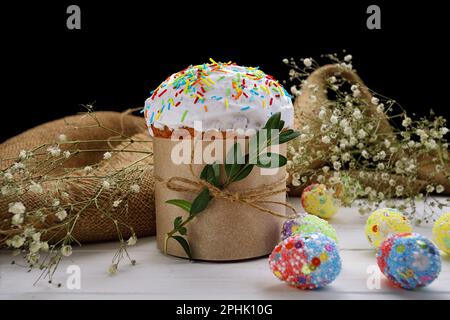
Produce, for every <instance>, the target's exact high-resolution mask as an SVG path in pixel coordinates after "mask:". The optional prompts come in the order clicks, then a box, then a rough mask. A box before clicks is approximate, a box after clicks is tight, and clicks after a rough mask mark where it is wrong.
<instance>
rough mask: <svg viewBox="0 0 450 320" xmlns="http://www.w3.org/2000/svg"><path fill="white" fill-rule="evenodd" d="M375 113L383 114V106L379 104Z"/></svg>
mask: <svg viewBox="0 0 450 320" xmlns="http://www.w3.org/2000/svg"><path fill="white" fill-rule="evenodd" d="M377 112H378V113H383V112H384V104H382V103H380V104H379V105H378V106H377Z"/></svg>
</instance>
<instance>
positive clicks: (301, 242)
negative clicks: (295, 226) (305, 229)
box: [269, 233, 341, 289]
mask: <svg viewBox="0 0 450 320" xmlns="http://www.w3.org/2000/svg"><path fill="white" fill-rule="evenodd" d="M269 265H270V269H271V270H272V272H273V274H274V275H275V276H276V277H278V278H279V279H280V280H282V281H285V282H286V283H288V284H290V285H292V286H294V287H297V288H299V289H316V288H321V287H324V286H326V285H328V284H329V283H331V282H333V281H334V279H336V277H337V276H338V275H339V273H340V271H341V258H340V256H339V252H338V248H337V245H336V242H335V241H334V240H333V239H331V238H330V237H327V236H326V235H323V234H321V233H311V234H306V235H298V236H291V237H289V238H287V239H285V240H283V241H282V242H280V243H279V244H278V245H277V246H276V247H275V249H274V250H273V251H272V253H271V255H270V256H269Z"/></svg>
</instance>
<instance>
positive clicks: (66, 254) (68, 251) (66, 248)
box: [61, 245, 72, 257]
mask: <svg viewBox="0 0 450 320" xmlns="http://www.w3.org/2000/svg"><path fill="white" fill-rule="evenodd" d="M61 254H62V255H63V256H64V257H69V256H71V255H72V247H71V246H69V245H64V246H62V247H61Z"/></svg>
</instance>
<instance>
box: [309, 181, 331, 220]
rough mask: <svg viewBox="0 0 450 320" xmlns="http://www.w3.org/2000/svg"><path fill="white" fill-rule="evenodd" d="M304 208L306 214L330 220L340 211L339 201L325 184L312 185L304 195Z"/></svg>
mask: <svg viewBox="0 0 450 320" xmlns="http://www.w3.org/2000/svg"><path fill="white" fill-rule="evenodd" d="M302 206H303V208H304V209H305V211H306V212H308V213H309V214H313V215H316V216H319V217H321V218H325V219H328V218H330V217H331V216H333V215H334V214H335V213H336V212H337V211H338V209H339V200H338V199H336V198H335V197H334V196H333V192H331V191H330V190H328V189H327V187H326V186H325V185H324V184H316V183H315V184H312V185H310V186H308V187H306V188H305V189H304V190H303V193H302Z"/></svg>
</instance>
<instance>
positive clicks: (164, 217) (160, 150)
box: [153, 137, 286, 261]
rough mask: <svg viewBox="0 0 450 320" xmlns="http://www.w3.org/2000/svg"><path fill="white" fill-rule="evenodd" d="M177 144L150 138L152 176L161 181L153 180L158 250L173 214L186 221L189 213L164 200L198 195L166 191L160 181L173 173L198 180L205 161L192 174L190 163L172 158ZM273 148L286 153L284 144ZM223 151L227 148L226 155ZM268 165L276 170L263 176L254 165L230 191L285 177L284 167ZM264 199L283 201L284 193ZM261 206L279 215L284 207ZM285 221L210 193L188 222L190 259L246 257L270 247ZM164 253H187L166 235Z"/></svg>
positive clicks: (270, 249)
mask: <svg viewBox="0 0 450 320" xmlns="http://www.w3.org/2000/svg"><path fill="white" fill-rule="evenodd" d="M177 143H179V141H173V140H171V139H165V138H157V137H155V138H154V143H153V144H154V170H155V175H157V176H158V177H159V178H160V180H162V181H158V179H157V181H156V182H155V206H156V234H157V235H156V239H157V246H158V248H159V249H160V250H164V238H165V235H166V234H167V233H168V232H170V231H171V230H172V229H173V221H174V219H175V218H176V217H179V216H182V217H183V220H184V219H186V217H187V216H188V213H187V212H186V211H184V210H183V209H181V208H179V207H177V206H174V205H171V204H167V203H166V201H167V200H170V199H184V200H188V201H192V200H193V199H194V198H195V197H196V196H197V194H198V193H197V194H195V193H189V192H176V191H172V190H169V189H167V187H166V186H165V184H164V181H166V180H167V179H169V178H171V177H183V178H187V179H194V180H196V179H199V176H200V172H201V170H202V169H203V167H204V165H205V164H194V165H192V167H193V171H194V174H195V176H194V177H193V176H192V173H191V170H190V165H189V164H175V163H174V162H173V161H172V159H171V153H172V148H173V147H174V146H175V145H176V144H177ZM209 143H211V141H198V142H197V143H195V148H197V147H199V146H200V145H202V150H203V151H204V150H205V147H206V146H207V145H208V144H209ZM192 145H194V143H192ZM231 145H232V144H230V146H231ZM277 147H278V148H279V150H278V151H277V152H279V153H280V154H283V155H285V154H286V147H285V145H280V146H277ZM224 150H225V147H224ZM227 151H228V150H225V151H224V154H226V152H227ZM272 170H275V171H276V173H275V174H271V175H262V174H261V169H260V168H258V167H256V166H255V167H254V169H253V170H252V172H251V174H250V175H249V176H247V177H246V178H245V179H243V180H241V181H237V182H233V183H231V184H230V186H229V187H228V190H230V191H232V192H240V191H245V190H248V189H249V188H254V187H258V186H261V185H263V184H266V185H267V184H271V183H273V182H275V181H279V180H280V179H281V178H283V177H286V169H285V167H282V168H278V169H272ZM222 175H223V173H222ZM264 200H270V201H279V202H283V203H285V202H286V194H285V193H278V194H275V195H272V196H269V197H267V198H265V199H264ZM264 206H265V207H266V208H268V209H271V210H273V211H275V212H277V213H280V214H283V215H284V214H285V212H286V208H285V207H284V206H281V205H276V204H264ZM283 221H284V219H283V218H280V217H276V216H274V215H271V214H270V213H266V212H261V211H260V210H258V209H256V208H253V207H251V206H249V205H247V204H245V203H240V202H236V201H235V202H231V201H229V200H226V199H221V198H214V199H212V200H211V202H210V203H209V205H208V207H207V208H206V209H205V210H204V211H202V212H201V213H199V214H198V216H197V217H196V218H194V219H193V220H192V221H191V222H190V223H189V224H187V225H186V227H187V230H188V232H187V235H186V236H185V238H186V239H187V241H188V242H189V244H190V248H191V253H192V258H193V259H198V260H210V261H232V260H243V259H250V258H255V257H261V256H265V255H267V254H269V253H270V252H272V250H273V248H274V247H275V245H276V244H277V243H278V242H279V240H280V231H281V226H282V223H283ZM167 253H168V254H170V255H173V256H178V257H185V258H187V255H186V253H185V252H184V250H183V248H182V247H181V246H180V244H179V243H178V242H177V241H175V240H174V239H169V241H168V243H167Z"/></svg>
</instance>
